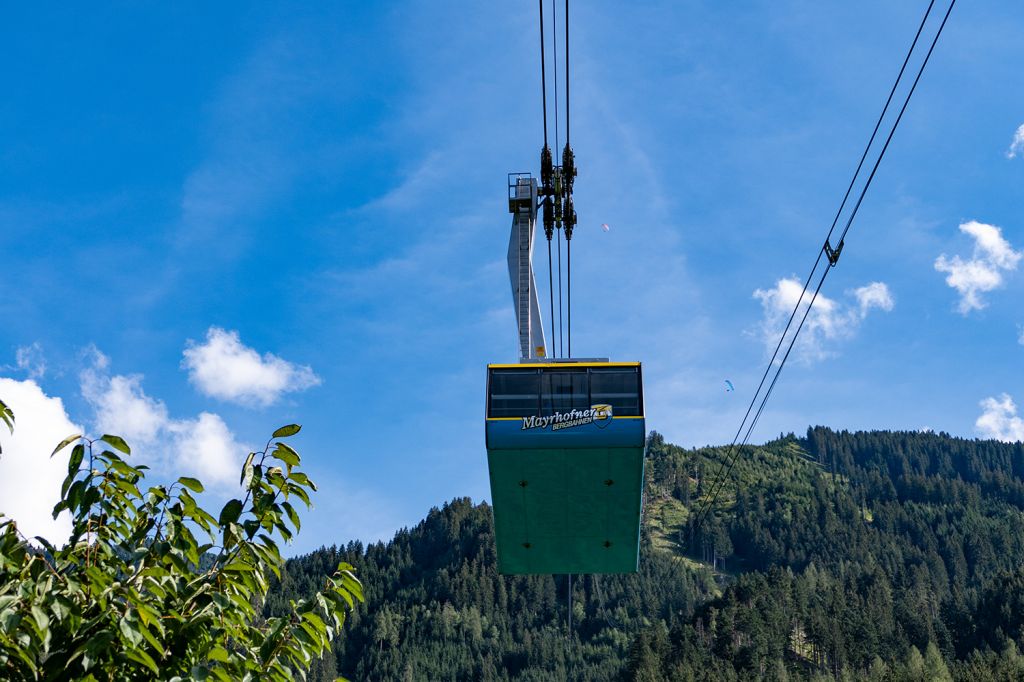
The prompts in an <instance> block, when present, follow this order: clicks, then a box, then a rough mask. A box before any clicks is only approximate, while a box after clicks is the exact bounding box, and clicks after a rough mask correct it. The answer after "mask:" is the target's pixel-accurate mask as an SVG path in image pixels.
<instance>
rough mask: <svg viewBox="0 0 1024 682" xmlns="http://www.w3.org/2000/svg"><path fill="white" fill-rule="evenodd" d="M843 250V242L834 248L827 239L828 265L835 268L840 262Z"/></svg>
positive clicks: (826, 255)
mask: <svg viewBox="0 0 1024 682" xmlns="http://www.w3.org/2000/svg"><path fill="white" fill-rule="evenodd" d="M842 252H843V242H842V241H840V242H839V246H837V247H836V248H834V249H833V248H832V245H831V244H829V242H828V240H827V239H826V240H825V257H826V258H828V265H829V267H830V268H834V267H835V266H836V263H838V262H839V254H841V253H842Z"/></svg>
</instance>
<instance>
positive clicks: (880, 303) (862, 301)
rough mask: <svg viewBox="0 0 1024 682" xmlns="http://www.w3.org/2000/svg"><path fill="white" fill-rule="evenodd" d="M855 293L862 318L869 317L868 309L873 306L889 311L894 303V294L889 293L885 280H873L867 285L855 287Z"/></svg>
mask: <svg viewBox="0 0 1024 682" xmlns="http://www.w3.org/2000/svg"><path fill="white" fill-rule="evenodd" d="M853 295H854V296H856V297H857V304H858V305H859V306H860V317H861V319H864V318H865V317H867V314H868V311H870V310H871V309H872V308H878V309H880V310H884V311H885V312H889V311H890V310H892V307H893V305H894V304H893V300H892V294H890V293H889V287H887V286H886V285H885V283H884V282H872V283H871V284H868V285H866V286H862V287H860V288H858V289H854V290H853Z"/></svg>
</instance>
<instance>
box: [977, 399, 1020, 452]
mask: <svg viewBox="0 0 1024 682" xmlns="http://www.w3.org/2000/svg"><path fill="white" fill-rule="evenodd" d="M980 404H981V409H982V413H981V416H980V417H978V419H977V421H975V422H974V427H975V429H977V431H978V433H979V434H980V435H981V437H982V438H994V439H996V440H1002V441H1007V442H1014V441H1024V419H1021V418H1020V417H1018V416H1017V405H1016V404H1015V403H1014V402H1013V399H1012V398H1011V397H1010V395H1009V394H1007V393H1003V394H1001V395H1000V396H999V397H998V398H985V399H984V400H982V401H981V403H980Z"/></svg>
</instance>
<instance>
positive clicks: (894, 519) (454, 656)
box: [265, 427, 1024, 681]
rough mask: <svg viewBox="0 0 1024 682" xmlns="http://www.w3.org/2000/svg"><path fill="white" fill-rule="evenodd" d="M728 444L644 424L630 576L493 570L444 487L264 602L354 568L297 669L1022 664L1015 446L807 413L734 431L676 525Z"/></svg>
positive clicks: (1020, 512)
mask: <svg viewBox="0 0 1024 682" xmlns="http://www.w3.org/2000/svg"><path fill="white" fill-rule="evenodd" d="M726 455H727V450H726V449H725V448H700V449H684V448H680V447H677V446H674V445H671V444H669V443H666V442H665V441H664V439H663V438H662V437H661V436H660V435H659V434H657V433H652V434H651V435H650V437H649V438H648V448H647V461H646V477H647V481H646V490H645V500H644V520H643V535H642V541H641V560H640V571H639V572H638V573H637V574H635V575H602V576H574V577H573V579H572V583H571V584H572V590H571V599H570V595H569V578H568V577H567V576H528V577H523V576H518V577H505V576H500V575H498V573H497V570H496V562H495V553H494V552H495V550H494V537H493V531H492V524H491V511H490V508H489V507H488V506H487V505H486V504H476V505H474V504H473V503H472V502H471V501H470V500H468V499H457V500H453V501H451V502H449V503H447V504H445V505H444V506H443V507H441V508H439V509H438V508H435V509H432V510H430V512H429V513H428V514H427V517H426V518H425V519H424V520H423V521H422V522H421V523H419V524H418V525H417V526H415V527H414V528H409V529H405V530H402V531H400V532H399V533H398V534H397V535H396V536H395V538H394V539H393V540H392V541H390V542H388V543H375V544H371V545H369V546H363V545H362V544H361V543H358V542H351V543H348V544H344V545H337V546H332V547H329V548H328V547H325V548H322V549H320V550H318V551H316V552H313V553H311V554H309V555H306V556H302V557H297V558H295V559H293V560H291V561H290V562H289V563H288V565H287V569H286V571H285V572H284V574H283V575H282V578H281V582H280V584H278V585H276V586H275V587H274V588H273V589H272V591H271V595H270V598H269V599H268V601H267V604H266V607H265V609H266V612H267V614H268V615H269V614H273V613H280V612H283V611H284V610H285V608H286V606H287V604H288V601H289V600H292V599H298V598H300V597H302V596H306V595H310V594H312V593H314V592H315V591H316V590H317V589H318V588H319V587H321V586H322V585H323V582H324V580H325V576H327V575H328V574H330V572H331V571H332V570H333V568H334V567H335V566H336V565H337V563H338V561H339V560H344V561H348V562H350V563H352V564H353V565H354V566H355V567H356V568H357V574H358V576H359V578H360V580H362V582H363V585H364V588H365V594H366V602H365V603H364V604H361V605H360V606H359V607H358V609H357V611H356V612H355V613H354V614H353V617H352V618H351V619H350V621H349V623H348V624H347V626H346V632H345V633H344V635H343V636H342V637H341V638H339V639H337V640H335V644H334V648H333V650H332V651H331V653H330V654H328V655H327V656H326V657H325V658H324V659H323V660H322V661H319V662H317V664H316V665H315V666H314V668H313V673H312V679H324V680H326V679H333V678H334V677H335V676H336V675H344V676H345V677H348V678H350V679H353V680H551V679H581V680H645V681H655V680H799V679H811V680H829V679H840V680H847V679H848V680H859V679H870V680H972V681H980V680H1021V679H1024V655H1022V654H1021V653H1020V651H1019V649H1020V647H1021V646H1022V645H1024V444H1021V443H1016V444H1006V443H999V442H995V441H978V440H965V439H960V438H952V437H950V436H948V435H946V434H933V433H919V432H857V433H849V432H845V431H844V432H837V431H833V430H830V429H827V428H820V427H818V428H812V429H809V430H808V432H807V433H806V435H805V436H804V437H803V438H799V437H796V436H793V435H790V436H786V437H781V438H779V439H778V440H775V441H772V442H770V443H767V444H765V445H763V446H757V447H750V446H748V447H744V448H743V449H742V451H741V452H740V454H739V457H738V458H737V459H736V465H735V467H733V468H732V469H731V471H730V478H729V481H728V484H727V485H725V486H724V488H723V490H722V493H721V494H719V495H718V496H717V497H715V499H714V504H713V505H711V507H710V509H711V511H710V513H709V514H708V515H707V517H706V520H705V521H704V522H703V523H702V524H701V525H700V527H699V528H695V527H694V523H693V519H694V517H695V516H696V513H695V512H696V510H697V509H698V508H699V507H700V506H701V505H703V504H704V503H706V502H708V501H709V499H710V495H709V488H710V486H711V484H712V482H713V481H714V480H715V475H716V472H717V471H718V470H719V468H720V466H721V464H722V462H723V460H724V459H725V457H726ZM570 604H571V606H570ZM570 608H571V614H570V612H569V610H570ZM570 615H571V620H572V628H571V630H570V629H569V626H568V623H569V617H570Z"/></svg>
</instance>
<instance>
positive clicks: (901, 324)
mask: <svg viewBox="0 0 1024 682" xmlns="http://www.w3.org/2000/svg"><path fill="white" fill-rule="evenodd" d="M520 5H521V6H520ZM925 5H926V3H925V2H918V1H915V2H899V3H893V2H881V1H871V2H863V3H853V4H851V3H833V2H826V3H814V2H797V1H792V2H790V1H781V2H750V3H742V4H738V3H717V2H686V3H677V2H644V3H630V4H628V6H627V5H623V4H622V3H613V2H587V3H578V7H576V6H575V5H574V7H575V9H574V16H573V26H572V30H573V34H572V41H573V42H572V50H573V52H572V65H573V74H572V76H573V80H572V113H573V117H572V134H573V136H572V140H573V146H574V148H575V151H576V156H577V160H578V165H579V167H580V174H579V177H578V179H577V183H576V205H577V210H578V212H579V214H580V224H579V227H578V230H577V233H576V238H575V239H574V241H573V245H574V248H573V254H574V256H575V258H574V262H573V266H574V267H573V274H574V279H573V283H574V287H573V301H574V306H573V313H574V315H573V320H574V334H573V349H574V351H575V354H576V355H580V356H608V357H612V358H615V359H623V360H641V361H643V362H644V363H645V378H646V394H647V408H648V417H649V419H648V424H649V427H650V428H653V429H656V430H658V431H660V432H662V433H664V434H665V435H666V436H667V437H668V438H669V439H670V440H672V441H674V442H677V443H680V444H682V445H687V446H691V445H703V444H707V443H712V444H718V443H723V442H728V441H729V440H730V439H731V438H732V435H733V433H734V432H735V429H736V427H737V426H738V424H739V420H740V418H741V417H742V414H743V410H744V409H745V407H746V402H747V401H748V400H749V398H750V396H751V394H752V392H753V389H754V388H755V387H756V381H757V378H759V376H760V372H761V371H763V368H764V364H765V362H766V360H767V356H766V350H765V349H766V336H768V337H770V335H771V333H772V332H773V330H774V326H773V325H774V322H773V320H774V316H775V315H776V311H775V308H773V306H776V305H777V304H778V305H779V307H781V304H782V303H785V302H786V300H788V299H786V295H787V290H786V285H785V284H784V283H783V284H782V285H781V288H779V287H780V281H783V280H786V279H788V278H793V277H796V278H798V279H801V280H802V278H803V277H804V276H805V275H806V272H807V269H808V268H809V267H810V264H811V263H812V262H813V259H814V256H815V253H816V249H817V248H818V245H819V244H820V240H821V239H822V237H823V236H824V233H825V231H826V230H827V227H828V224H829V223H830V222H831V219H832V216H833V215H834V212H835V210H836V208H837V206H838V202H839V200H840V199H841V196H842V192H843V191H844V190H845V186H846V183H847V182H848V180H849V176H850V174H851V173H852V171H853V168H854V166H855V163H856V160H857V157H858V155H859V153H860V151H861V149H862V147H863V144H864V142H865V141H866V138H867V136H868V134H869V133H870V130H871V126H872V125H873V123H874V120H875V117H876V116H877V114H878V111H879V109H880V107H881V104H882V102H883V101H884V97H885V95H886V93H887V92H888V88H889V86H890V84H891V81H892V79H893V78H894V76H895V73H896V71H897V69H898V67H899V63H900V60H901V59H902V57H903V54H904V52H905V50H906V48H907V46H908V45H909V41H910V39H911V38H912V36H913V32H914V30H915V29H916V27H917V22H918V21H919V19H920V16H921V13H922V12H923V10H924V6H925ZM559 9H560V8H559ZM6 19H7V20H6V21H5V22H3V25H2V26H0V45H3V46H4V47H3V54H4V58H5V62H6V63H7V65H8V68H7V69H6V70H5V76H4V92H5V95H4V97H3V98H2V100H0V320H2V321H3V323H2V324H0V377H4V379H0V390H7V391H8V393H7V394H6V395H3V396H0V397H2V398H3V399H5V400H7V401H8V402H9V403H11V404H12V407H13V408H14V409H15V411H16V412H17V413H18V414H19V424H20V425H21V426H20V428H19V431H18V432H17V433H16V435H15V437H14V438H15V439H16V440H14V441H11V440H10V439H5V440H4V443H5V448H4V449H5V455H4V457H5V458H6V462H5V461H4V460H2V459H0V467H4V466H7V467H8V470H7V473H6V474H4V480H5V481H6V487H0V510H3V511H7V512H8V513H12V514H15V516H16V517H17V516H18V512H17V511H14V512H11V511H9V510H10V509H12V508H14V509H17V508H19V505H28V504H30V503H31V501H32V500H26V499H23V497H24V496H25V495H24V491H27V490H33V493H32V495H31V496H30V497H35V496H36V495H35V491H37V490H40V489H44V488H52V483H51V482H50V479H48V478H46V476H45V475H44V476H39V475H38V472H39V471H40V469H38V468H35V467H37V466H38V467H42V466H43V465H42V464H39V465H36V464H35V462H36V460H34V459H32V457H39V458H42V457H45V455H46V454H48V453H49V449H48V448H47V447H46V444H47V443H48V442H50V441H52V442H54V443H55V442H56V441H58V440H60V439H61V438H62V437H63V436H64V435H66V434H65V433H64V432H63V431H62V430H61V429H62V427H64V426H68V427H71V426H74V425H75V424H77V425H82V426H84V427H85V428H86V429H87V430H88V431H90V432H92V433H95V432H97V431H98V430H101V429H102V428H106V427H110V428H116V427H118V426H120V427H121V430H122V431H124V432H126V433H128V434H129V435H135V436H136V441H137V442H141V445H140V446H137V450H139V456H140V457H141V458H145V459H148V460H152V461H153V462H155V463H156V466H157V473H156V475H158V476H159V475H169V474H170V473H171V472H176V473H185V472H186V471H191V470H197V471H199V472H201V473H205V474H207V477H208V478H211V477H212V479H213V480H214V481H218V480H223V481H227V480H228V479H230V478H231V477H230V476H228V475H226V474H224V471H226V469H224V468H223V467H225V466H227V465H226V464H225V462H229V461H230V456H231V453H235V452H237V453H238V454H237V459H238V461H239V463H240V462H241V460H242V459H243V458H244V454H245V450H244V448H245V447H246V446H247V445H253V444H256V443H258V442H260V440H261V438H265V437H266V435H267V434H269V432H270V431H271V430H272V429H273V428H275V427H276V426H278V425H280V424H284V423H288V422H292V421H297V422H301V423H302V424H303V425H304V430H303V433H302V435H301V437H300V438H299V440H298V441H297V443H296V445H297V447H298V448H299V450H300V452H301V453H302V454H303V455H304V457H305V462H306V468H307V470H308V471H309V472H310V473H311V475H312V476H313V477H314V479H315V480H317V481H318V482H319V483H320V484H321V492H320V494H319V495H318V496H317V498H316V509H315V510H314V511H313V512H311V513H310V515H309V516H308V520H307V522H306V524H305V525H304V529H303V533H302V534H301V535H300V536H299V538H298V540H297V541H296V544H295V546H294V547H293V550H292V551H296V552H297V551H305V550H308V549H311V548H313V547H316V546H319V545H320V544H323V543H327V544H330V543H332V542H341V541H345V540H348V539H351V538H357V537H358V538H362V539H378V538H386V537H388V536H390V534H391V533H392V532H393V531H394V530H395V529H397V528H399V527H401V526H404V525H409V524H412V523H415V522H416V521H417V520H418V519H419V518H421V517H422V516H423V514H424V513H425V512H426V510H427V509H428V508H429V507H430V506H432V505H437V504H440V503H442V502H443V501H445V500H447V499H450V498H451V497H454V496H456V495H469V496H472V497H473V498H474V499H486V498H487V497H488V487H487V468H486V457H485V452H484V446H483V382H484V367H485V365H486V363H487V362H489V361H509V360H513V359H514V358H515V352H516V337H515V330H514V323H513V312H512V307H511V298H510V296H509V291H508V281H507V274H506V270H505V263H504V256H505V248H506V246H507V240H508V228H509V217H508V214H507V212H506V205H505V174H506V173H507V172H508V171H519V170H533V171H534V172H536V171H537V156H538V152H539V148H540V145H541V116H540V83H539V78H540V76H539V65H538V61H539V60H538V54H537V52H538V47H537V18H536V6H535V5H532V4H530V3H520V4H519V5H508V4H495V3H471V2H464V3H440V4H439V3H436V2H435V3H426V2H407V3H335V4H332V5H330V6H329V7H317V8H309V7H297V6H295V5H294V4H285V3H281V4H269V3H262V4H253V5H250V6H246V7H245V8H244V9H238V8H225V7H211V6H207V5H198V4H192V5H182V4H179V5H176V6H173V7H164V6H159V5H154V4H112V5H109V6H107V7H106V8H105V9H97V8H95V7H90V8H89V9H88V10H85V9H79V8H74V7H72V8H49V9H47V10H45V11H41V10H38V9H37V8H34V7H25V8H19V9H18V10H14V11H11V12H8V16H7V17H6ZM1022 27H1024V5H1018V4H1015V3H1009V4H1008V3H1000V2H995V1H994V0H982V1H978V2H971V3H962V4H961V5H959V6H957V7H956V9H954V11H953V15H952V17H951V19H950V23H949V25H948V26H947V28H946V31H945V33H944V34H943V38H942V40H941V42H940V44H939V47H938V48H937V50H936V53H935V55H934V56H933V58H932V61H931V63H930V64H929V67H928V70H927V72H926V73H925V76H924V79H923V81H922V83H921V85H920V86H919V88H918V92H917V93H916V94H915V96H914V100H913V101H912V102H911V105H910V109H909V110H908V112H907V114H906V116H905V117H904V120H903V123H902V124H901V127H900V129H899V131H898V132H897V134H896V137H895V139H894V141H893V144H892V146H891V148H890V150H889V152H888V154H887V156H886V158H885V160H884V162H883V164H882V167H881V169H880V171H879V174H878V176H877V177H876V179H875V182H874V185H873V186H872V188H871V191H870V192H869V194H868V197H867V200H866V201H865V203H864V206H863V207H862V209H861V211H860V214H859V216H858V219H857V222H856V223H855V225H854V227H853V229H852V231H851V234H850V237H849V238H848V240H847V246H846V250H845V251H844V253H843V258H842V260H841V261H840V264H839V266H838V267H837V268H836V270H835V271H834V272H833V273H832V274H831V275H830V277H829V280H828V282H827V284H826V287H825V289H824V292H823V293H824V294H825V296H826V297H827V298H828V301H825V305H824V306H823V307H822V309H821V310H822V314H820V315H818V314H816V315H815V317H813V318H812V324H813V325H814V326H813V327H812V328H811V329H810V330H809V331H810V332H811V333H809V334H808V335H807V341H806V342H805V343H804V344H803V345H802V346H800V348H799V351H798V355H797V357H796V358H795V359H794V361H792V362H791V363H790V364H789V365H787V367H786V372H785V374H784V375H783V379H782V380H781V383H780V385H779V386H778V387H777V389H776V391H775V393H774V395H773V398H772V401H771V403H770V404H769V407H768V410H767V411H766V413H765V414H764V416H763V417H762V420H761V422H760V424H759V426H758V429H757V431H756V432H755V434H754V436H753V440H755V441H764V440H767V439H769V438H771V437H773V436H775V435H777V434H778V433H780V432H789V431H796V432H798V433H799V432H801V431H803V430H804V429H805V428H806V427H807V426H808V425H809V424H825V425H829V426H833V427H837V428H849V429H860V428H894V429H921V428H932V429H935V430H944V431H948V432H950V433H952V434H955V435H961V436H965V437H975V436H993V435H994V436H998V437H1003V438H1022V437H1024V435H1021V434H1024V424H1022V423H1021V421H1020V417H1019V416H1018V411H1017V407H1016V404H1019V403H1024V372H1022V371H1021V367H1022V361H1024V337H1022V334H1024V332H1022V325H1024V306H1022V305H1021V295H1022V293H1024V274H1022V273H1021V270H1022V269H1024V268H1021V267H1020V266H1019V265H1018V263H1019V261H1020V256H1019V254H1020V253H1021V252H1022V251H1024V219H1022V217H1021V210H1020V207H1021V197H1022V193H1021V188H1022V187H1024V149H1019V151H1017V152H1016V153H1013V150H1014V149H1017V148H1013V147H1012V145H1013V143H1014V139H1015V134H1016V132H1017V131H1018V128H1019V127H1020V126H1022V125H1024V89H1022V88H1021V87H1020V82H1021V79H1020V65H1021V64H1022V63H1024V41H1022V40H1021V35H1022ZM559 49H561V45H560V46H559ZM563 104H564V102H563ZM549 106H550V103H549ZM552 125H553V122H552ZM563 135H564V132H563ZM1021 135H1022V136H1024V131H1022V132H1021ZM552 137H553V135H552ZM602 223H607V224H608V225H609V226H610V230H609V231H608V232H604V231H602V229H601V224H602ZM961 225H964V226H967V227H965V228H964V229H961ZM972 225H980V227H970V226H972ZM995 228H998V231H995V232H993V230H995ZM937 264H941V265H942V267H944V268H945V269H944V270H941V269H939V268H937ZM545 265H546V264H545ZM954 276H956V277H959V279H956V280H955V281H956V282H958V283H959V285H960V290H958V289H956V288H954V287H953V286H951V285H949V284H947V282H946V279H947V277H954ZM541 279H545V278H543V277H542V278H541ZM965 296H966V299H965ZM542 298H543V299H546V295H542ZM965 300H970V301H973V303H971V304H965V303H964V301H965ZM829 301H831V308H830V307H829ZM190 349H191V351H192V355H191V356H189V355H186V351H187V350H190ZM190 357H191V358H192V359H191V360H190V359H189V358H190ZM225 372H227V374H225ZM726 378H728V379H730V380H731V381H732V382H733V383H734V384H735V386H736V391H735V393H726V392H725V391H724V379H726ZM10 396H17V397H18V401H15V400H14V398H13V397H10ZM49 398H59V399H60V400H61V402H60V404H59V405H58V404H57V403H56V402H55V401H53V400H48V399H49ZM19 401H20V403H21V404H20V407H21V409H19ZM119 419H120V420H122V422H123V423H121V424H119V423H118V420H119ZM979 419H981V420H982V421H981V422H979V421H978V420H979ZM48 434H49V435H50V436H52V437H49V438H48V439H47V435H48ZM0 437H4V436H3V435H2V434H0ZM17 439H20V440H17ZM205 447H209V448H212V449H211V450H210V452H216V453H219V454H217V455H216V456H213V455H211V456H210V457H206V455H203V454H197V453H200V452H202V451H203V448H205ZM236 448H237V449H236ZM8 451H10V452H11V453H13V454H6V453H8ZM37 451H38V452H37ZM19 457H20V458H21V459H20V460H19V459H18V458H19ZM218 457H219V458H220V459H217V458H218ZM211 458H212V459H211ZM19 461H20V462H21V464H19V463H18V462H19ZM218 467H221V468H218ZM15 490H20V491H22V493H23V495H22V497H16V496H15V493H14V491H15ZM229 493H230V486H229V484H228V483H226V482H225V483H223V485H222V486H221V487H220V488H216V489H215V491H214V492H213V493H212V496H213V497H216V496H217V495H220V496H221V497H223V496H224V495H227V494H229ZM5 496H6V497H7V499H8V500H9V503H8V504H5V503H4V500H3V497H5ZM4 507H7V509H3V508H4ZM22 513H23V514H25V515H26V517H27V516H28V515H29V512H27V511H26V512H22Z"/></svg>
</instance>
